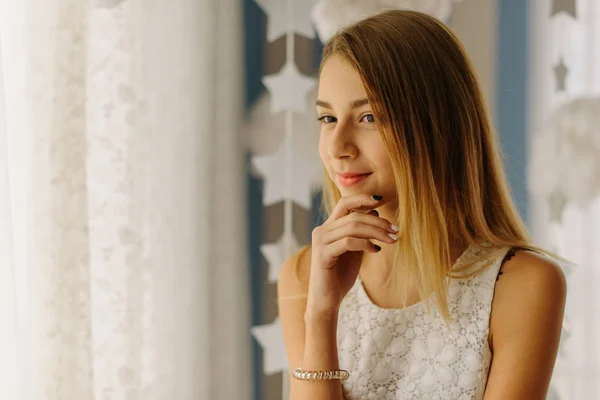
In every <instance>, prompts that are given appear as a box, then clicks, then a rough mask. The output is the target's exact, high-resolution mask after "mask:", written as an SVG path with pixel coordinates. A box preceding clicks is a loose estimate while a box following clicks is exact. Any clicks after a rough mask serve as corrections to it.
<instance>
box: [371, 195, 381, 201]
mask: <svg viewBox="0 0 600 400" xmlns="http://www.w3.org/2000/svg"><path fill="white" fill-rule="evenodd" d="M371 198H372V199H373V200H377V201H379V200H381V199H383V196H380V195H378V194H374V195H373V196H371Z"/></svg>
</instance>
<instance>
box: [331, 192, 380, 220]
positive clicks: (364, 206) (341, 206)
mask: <svg viewBox="0 0 600 400" xmlns="http://www.w3.org/2000/svg"><path fill="white" fill-rule="evenodd" d="M382 199H383V198H382V197H381V196H378V195H368V194H357V195H353V196H348V197H342V198H341V199H340V201H338V203H337V204H336V206H335V208H334V209H333V211H332V212H331V215H330V216H329V218H328V219H327V220H328V221H330V220H335V219H338V218H341V217H343V216H344V215H348V214H349V213H350V212H351V211H369V210H372V209H373V208H375V207H377V206H378V205H380V204H381V201H382Z"/></svg>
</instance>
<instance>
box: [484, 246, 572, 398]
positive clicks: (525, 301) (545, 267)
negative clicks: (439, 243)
mask: <svg viewBox="0 0 600 400" xmlns="http://www.w3.org/2000/svg"><path fill="white" fill-rule="evenodd" d="M508 258H509V259H508ZM566 293H567V285H566V279H565V276H564V274H563V272H562V269H561V268H560V267H559V266H558V265H557V264H556V263H554V262H552V261H550V259H548V258H546V257H544V256H542V255H538V254H536V253H533V252H530V251H526V250H520V251H518V252H517V253H516V254H514V256H512V257H507V260H506V261H505V262H504V265H503V266H502V274H501V275H499V278H498V281H497V282H496V288H495V292H494V299H493V301H492V312H491V316H490V335H489V344H490V348H491V350H492V364H491V369H490V374H489V379H488V382H487V386H486V390H485V397H486V399H487V398H489V399H509V398H510V399H545V398H546V393H547V390H548V386H549V384H550V379H551V377H552V371H553V368H554V364H555V361H556V355H557V353H558V347H559V343H560V336H561V331H562V323H563V316H564V307H565V298H566Z"/></svg>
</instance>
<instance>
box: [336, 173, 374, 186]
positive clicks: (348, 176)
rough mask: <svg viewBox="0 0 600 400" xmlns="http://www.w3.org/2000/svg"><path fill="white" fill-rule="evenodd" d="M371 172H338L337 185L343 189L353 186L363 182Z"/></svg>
mask: <svg viewBox="0 0 600 400" xmlns="http://www.w3.org/2000/svg"><path fill="white" fill-rule="evenodd" d="M369 175H371V172H338V173H337V180H338V183H339V184H340V185H342V186H344V187H350V186H354V185H356V184H358V183H360V182H362V181H363V180H365V179H366V178H367V177H368V176H369Z"/></svg>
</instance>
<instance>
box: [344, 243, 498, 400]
mask: <svg viewBox="0 0 600 400" xmlns="http://www.w3.org/2000/svg"><path fill="white" fill-rule="evenodd" d="M508 251H509V248H506V249H504V248H501V249H499V248H494V247H483V248H476V247H469V248H467V250H465V252H464V253H463V254H462V255H461V257H460V258H459V259H458V260H457V262H456V263H455V265H454V267H453V268H457V267H459V266H461V265H465V263H469V262H472V261H475V260H478V261H477V263H475V264H474V265H473V267H472V268H478V267H479V266H481V265H483V264H490V265H489V267H487V268H486V269H484V270H483V271H482V272H480V273H479V274H477V275H475V276H474V277H471V278H466V279H462V280H459V279H452V280H451V282H450V285H449V290H448V303H449V310H450V315H451V318H452V321H451V324H450V330H448V329H447V328H446V325H445V323H444V320H443V319H442V317H441V315H440V314H439V313H438V311H437V309H435V307H433V308H432V314H431V315H428V314H427V312H426V310H425V304H424V303H422V302H421V303H416V304H414V305H411V306H409V307H406V308H403V309H384V308H380V307H378V306H376V305H375V304H373V302H372V301H371V300H370V299H369V297H368V296H367V293H366V292H365V290H364V288H363V286H362V284H361V282H360V279H357V281H356V283H355V285H354V286H353V287H352V289H351V290H350V292H349V293H348V295H347V296H346V297H345V298H344V301H343V302H342V305H341V308H340V314H339V321H338V339H337V340H338V352H339V359H340V368H342V369H346V370H348V371H349V372H350V378H349V379H348V380H347V381H345V382H344V384H343V390H344V397H345V398H346V399H348V400H367V399H377V400H392V399H394V400H417V399H419V400H425V399H426V400H437V399H451V400H467V399H468V400H471V399H482V398H483V393H484V391H485V385H486V382H487V376H488V372H489V368H490V363H491V356H492V355H491V351H490V348H489V344H488V334H489V319H490V310H491V303H492V298H493V296H494V287H495V284H496V279H497V276H498V272H499V270H500V267H501V264H502V260H503V259H504V257H505V256H506V254H507V253H508ZM472 268H470V269H469V270H468V271H466V272H467V273H468V272H469V271H473V269H472Z"/></svg>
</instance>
